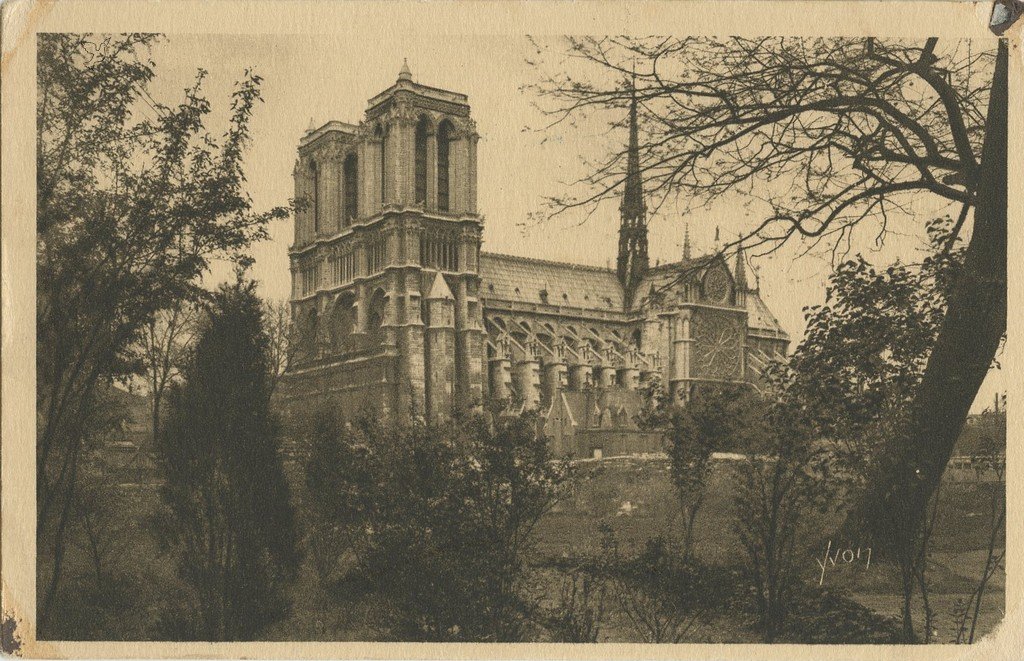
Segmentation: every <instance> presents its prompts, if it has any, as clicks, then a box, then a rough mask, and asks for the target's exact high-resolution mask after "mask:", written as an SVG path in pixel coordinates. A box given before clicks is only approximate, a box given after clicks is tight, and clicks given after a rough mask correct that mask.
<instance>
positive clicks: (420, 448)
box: [306, 414, 562, 641]
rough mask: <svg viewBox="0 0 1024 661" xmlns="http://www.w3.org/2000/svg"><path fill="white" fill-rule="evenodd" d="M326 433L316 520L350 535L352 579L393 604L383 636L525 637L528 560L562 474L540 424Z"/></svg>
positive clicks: (324, 429)
mask: <svg viewBox="0 0 1024 661" xmlns="http://www.w3.org/2000/svg"><path fill="white" fill-rule="evenodd" d="M319 427H320V431H319V432H318V433H316V434H314V439H313V440H314V442H313V447H312V449H311V454H310V458H309V462H308V464H307V474H306V481H307V487H308V491H309V493H312V494H317V496H316V499H315V501H314V503H313V504H312V506H313V508H314V511H315V516H316V517H317V518H318V519H319V521H320V522H321V525H325V524H327V525H330V526H337V527H338V528H340V529H341V530H343V531H344V539H346V540H348V544H349V546H348V549H349V550H350V551H351V553H352V555H353V557H354V558H355V559H356V562H355V566H354V568H353V571H356V572H358V573H359V574H360V575H361V576H365V577H367V578H369V580H370V581H371V582H372V585H373V586H374V589H375V592H376V593H377V594H378V595H379V596H380V597H381V600H382V602H383V603H384V604H386V608H387V612H386V613H385V614H384V622H385V629H386V634H387V635H388V636H390V637H393V638H395V639H398V640H422V641H472V640H476V641H515V640H520V639H521V638H522V637H523V634H524V628H525V627H526V626H527V624H528V619H527V618H528V616H529V615H530V614H531V612H532V610H533V607H532V605H531V603H530V600H529V599H528V597H527V596H526V593H525V588H524V571H523V563H524V560H525V556H526V553H527V552H528V550H529V548H530V544H531V540H532V531H533V528H534V526H535V524H536V523H537V521H538V519H539V518H540V517H541V515H542V514H543V513H544V512H546V511H547V510H548V508H549V507H550V506H551V505H552V504H553V502H554V498H555V494H556V487H557V485H558V483H559V482H560V480H561V475H562V470H561V468H560V467H559V465H558V464H553V463H552V462H551V461H550V455H549V450H548V447H547V440H546V439H544V438H543V437H539V436H538V435H537V433H536V420H535V418H534V417H533V416H532V415H529V414H527V415H523V416H521V417H500V418H497V419H496V420H493V421H492V420H491V419H489V417H487V416H484V415H479V416H470V417H467V418H464V419H462V420H459V421H456V422H453V423H448V424H444V425H440V426H428V425H414V426H411V427H398V426H392V425H390V424H385V423H381V422H379V421H376V420H372V419H363V420H360V421H358V422H357V423H356V424H354V425H349V426H341V425H339V424H337V423H334V422H330V421H329V420H328V421H325V422H321V423H320V425H319ZM335 434H337V435H335Z"/></svg>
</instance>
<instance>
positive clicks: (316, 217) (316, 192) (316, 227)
mask: <svg viewBox="0 0 1024 661" xmlns="http://www.w3.org/2000/svg"><path fill="white" fill-rule="evenodd" d="M309 169H310V172H311V173H312V176H313V233H314V234H320V169H319V168H318V167H317V166H316V162H315V161H314V162H312V163H310V165H309Z"/></svg>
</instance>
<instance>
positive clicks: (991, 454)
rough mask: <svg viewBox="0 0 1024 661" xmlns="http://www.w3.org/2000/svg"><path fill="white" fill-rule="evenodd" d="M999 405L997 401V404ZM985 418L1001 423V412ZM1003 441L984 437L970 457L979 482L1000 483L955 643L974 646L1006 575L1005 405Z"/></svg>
mask: <svg viewBox="0 0 1024 661" xmlns="http://www.w3.org/2000/svg"><path fill="white" fill-rule="evenodd" d="M997 401H998V400H997ZM983 415H984V417H986V418H990V419H992V418H994V419H995V420H994V421H996V422H998V420H999V418H1000V416H999V411H998V410H996V411H992V410H987V411H986V412H985V414H983ZM1001 417H1002V437H1001V438H1000V436H999V435H998V433H997V434H993V435H985V436H982V439H983V440H982V443H981V444H980V445H979V447H978V448H977V450H976V451H975V453H974V454H973V455H972V456H971V465H972V467H973V468H974V469H975V471H977V473H978V477H979V479H981V478H982V476H984V475H985V474H986V473H992V474H994V475H995V478H996V481H997V482H998V486H997V488H995V489H993V491H992V497H991V500H990V501H989V509H988V525H989V535H988V546H987V549H986V555H985V567H984V568H983V569H982V572H981V577H980V578H979V579H978V584H977V586H976V587H975V588H974V592H973V593H972V594H971V595H970V596H969V597H968V598H967V599H966V601H962V600H958V601H959V603H957V604H956V605H955V606H954V612H953V617H954V620H955V621H956V623H957V634H956V639H955V640H954V642H956V643H973V642H974V635H975V632H976V630H977V628H978V615H979V613H980V612H981V604H982V599H983V598H984V596H985V590H986V589H987V588H988V585H989V582H990V581H991V580H992V577H994V576H995V575H996V573H997V572H1000V571H1002V572H1005V571H1006V568H1005V566H1004V565H1003V561H1004V559H1005V558H1006V407H1005V402H1004V404H1003V415H1002V416H1001Z"/></svg>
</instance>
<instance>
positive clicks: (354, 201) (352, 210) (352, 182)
mask: <svg viewBox="0 0 1024 661" xmlns="http://www.w3.org/2000/svg"><path fill="white" fill-rule="evenodd" d="M357 158H358V157H357V156H356V155H355V154H349V155H348V156H347V157H346V158H345V165H344V172H345V174H344V177H345V212H344V213H345V217H344V218H343V219H342V225H343V226H345V227H348V226H349V225H350V224H351V223H352V220H353V219H354V218H357V217H359V161H358V160H357Z"/></svg>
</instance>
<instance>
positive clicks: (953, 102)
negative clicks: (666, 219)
mask: <svg viewBox="0 0 1024 661" xmlns="http://www.w3.org/2000/svg"><path fill="white" fill-rule="evenodd" d="M535 45H536V46H537V55H538V59H539V60H544V59H545V58H546V57H547V56H548V55H549V52H550V51H551V50H555V51H558V52H557V55H558V56H561V57H562V59H561V60H560V61H559V63H558V65H557V66H554V67H550V68H548V72H547V73H545V74H542V75H543V77H542V79H541V81H540V82H539V83H538V84H536V85H534V86H532V89H533V91H535V92H536V93H537V95H538V96H539V98H540V99H541V103H542V104H544V103H546V104H548V105H547V107H546V108H542V110H544V111H545V112H546V113H548V115H549V117H550V118H551V122H550V124H549V126H548V128H551V127H554V126H558V125H567V124H572V123H574V122H576V121H577V120H579V119H580V118H581V117H584V116H588V115H590V114H592V113H593V112H601V111H614V112H615V114H616V120H615V122H614V124H615V125H621V121H622V116H623V115H624V112H623V109H624V108H625V107H626V104H627V103H629V101H630V99H632V98H637V99H638V100H639V106H640V123H641V132H642V133H643V139H642V140H641V142H642V143H643V144H644V145H645V146H644V147H643V148H642V149H641V150H640V155H639V157H640V169H641V170H642V172H643V175H644V178H645V180H646V181H647V182H648V190H649V191H651V193H652V197H653V199H652V201H651V203H650V204H649V206H650V207H651V208H655V209H656V208H658V207H660V205H661V204H662V203H664V202H665V201H666V199H668V198H669V197H670V196H675V198H677V199H679V200H682V201H684V203H687V204H690V203H691V202H692V206H691V207H690V208H689V209H687V210H690V209H692V208H694V207H697V206H700V205H707V204H709V203H713V202H715V201H717V200H719V199H723V198H725V197H727V196H728V197H731V198H733V201H736V200H737V199H738V200H740V201H743V200H745V201H746V202H748V203H749V204H750V205H751V207H752V208H755V209H758V210H759V211H756V213H758V214H759V215H761V220H760V221H759V222H757V223H756V224H755V225H754V226H752V227H750V228H748V229H746V230H744V232H743V233H742V236H740V237H739V238H738V239H737V241H735V242H733V243H731V244H729V245H727V246H725V247H724V248H723V249H722V251H721V252H726V251H727V250H730V249H735V248H736V247H737V246H738V245H741V244H746V245H747V246H748V247H750V245H751V244H754V243H756V244H759V245H764V246H766V247H765V249H766V250H772V249H775V248H777V247H778V246H779V245H781V244H782V243H784V242H785V241H787V240H788V239H790V238H791V237H799V238H801V239H804V240H806V242H808V243H809V244H810V245H808V246H807V248H808V250H810V249H813V248H814V247H815V246H816V245H818V244H819V243H821V242H825V244H826V246H827V245H828V244H831V248H832V249H833V254H835V252H836V251H839V250H842V249H843V246H844V245H849V243H848V242H849V241H850V240H851V236H852V235H853V234H854V232H855V231H856V230H857V229H860V230H862V231H868V232H871V233H872V234H874V235H875V236H876V241H878V242H882V241H884V240H885V237H886V235H887V233H888V231H889V228H890V226H891V222H892V221H893V219H894V218H895V217H896V216H897V215H899V216H905V215H907V211H906V210H907V204H906V203H907V201H908V200H910V199H912V198H913V197H919V196H921V195H923V194H927V195H929V196H934V197H936V198H938V200H939V201H944V202H946V203H951V204H955V205H957V206H959V207H960V213H959V215H958V217H957V219H956V221H955V222H954V223H953V225H952V227H951V228H950V230H949V232H948V235H949V239H948V242H947V245H949V244H952V242H953V241H955V240H956V239H957V238H958V237H960V236H961V234H962V232H963V231H964V228H965V226H966V223H967V221H968V218H970V219H971V222H972V223H973V225H972V227H971V229H970V243H969V246H968V248H967V250H966V251H965V252H964V257H963V264H962V267H961V268H960V270H959V275H957V276H956V277H955V278H953V279H951V280H950V281H949V283H948V284H949V291H948V292H947V293H945V296H946V298H947V299H948V301H949V303H948V306H947V310H946V313H945V315H944V318H943V322H942V325H941V328H940V329H939V332H938V333H937V335H936V336H935V341H934V346H933V348H932V350H931V352H930V353H929V355H928V358H927V365H926V367H925V370H924V373H923V375H922V377H921V379H920V383H919V386H918V387H917V388H915V390H914V393H913V402H912V405H911V406H910V407H909V408H910V411H909V415H908V416H907V418H908V420H907V423H906V425H904V433H903V434H901V435H898V436H888V437H886V438H885V439H884V442H883V443H881V444H880V447H879V451H878V452H875V453H873V457H874V460H873V463H874V464H876V468H877V470H874V471H873V473H872V475H871V476H870V478H869V479H870V482H869V484H868V486H869V488H867V489H865V490H864V499H863V500H864V506H863V509H864V510H865V511H866V514H865V518H866V519H869V520H871V521H872V522H874V523H875V524H876V525H877V526H878V527H883V526H884V527H885V528H887V535H886V536H890V537H900V536H906V537H907V538H908V539H910V538H916V537H917V535H918V534H919V532H920V530H921V527H922V526H923V525H924V522H925V519H926V518H927V510H928V505H929V503H930V502H931V501H932V496H933V494H934V492H935V490H936V489H937V488H938V485H939V482H940V480H941V477H942V473H943V471H944V468H945V465H946V463H947V462H948V461H949V458H950V455H951V453H952V451H953V446H954V444H955V442H956V440H957V437H958V436H959V432H960V429H961V427H962V426H963V422H964V420H965V419H966V416H967V413H968V411H969V409H970V406H971V404H972V403H973V401H974V398H975V397H976V395H977V393H978V389H979V388H980V386H981V383H982V381H983V380H984V378H985V374H986V371H987V369H988V367H989V366H990V365H991V363H992V361H993V359H994V357H995V355H996V352H997V350H998V347H999V344H1000V341H1001V338H1002V336H1003V335H1004V333H1005V332H1006V263H1007V259H1006V255H1007V253H1006V246H1007V240H1006V233H1007V231H1006V228H1007V190H1008V184H1007V181H1008V179H1007V152H1006V150H1007V144H1008V140H1007V135H1008V123H1007V116H1008V61H1009V45H1008V43H1007V41H1006V40H1005V39H1002V40H999V42H998V43H997V44H995V45H994V46H991V45H990V46H989V47H988V48H975V46H974V44H973V42H970V41H969V40H959V41H947V40H940V39H939V38H936V37H932V38H929V39H926V40H923V41H910V40H888V39H876V38H819V39H807V38H802V37H776V38H771V37H769V38H760V37H759V38H745V37H730V38H714V37H658V36H652V37H629V36H625V37H623V36H607V37H568V38H566V39H565V40H564V42H563V43H562V44H561V47H556V48H553V49H551V48H547V47H546V46H545V45H544V44H541V43H536V42H535ZM565 57H568V58H570V59H571V60H572V61H573V63H574V66H573V67H565V66H564V58H565ZM540 69H541V70H542V71H543V70H544V69H545V67H544V65H543V62H542V64H541V66H540ZM627 78H628V80H630V81H631V84H623V81H624V80H625V79H627ZM625 157H626V152H625V151H624V150H623V151H618V152H617V153H613V154H610V155H609V156H608V157H607V158H604V159H601V160H600V161H598V162H596V163H588V164H587V169H588V171H587V173H585V174H584V175H583V176H582V177H581V178H580V179H579V180H578V181H577V182H575V184H576V185H575V190H571V191H570V192H569V193H568V194H566V195H564V196H560V197H557V198H554V199H552V200H551V203H552V213H554V214H557V213H563V212H566V211H571V210H582V211H584V212H586V213H593V212H594V211H595V210H596V209H597V208H598V206H599V205H600V203H601V202H602V201H604V200H607V199H609V198H611V197H614V196H617V194H618V189H619V187H620V186H621V184H622V182H623V181H624V179H625V170H626V168H625V167H624V164H625V162H626V160H627V159H626V158H625ZM855 274H856V269H855ZM682 275H685V274H681V276H682ZM671 284H674V283H667V285H668V286H671ZM939 289H942V287H939ZM912 330H916V329H912Z"/></svg>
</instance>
